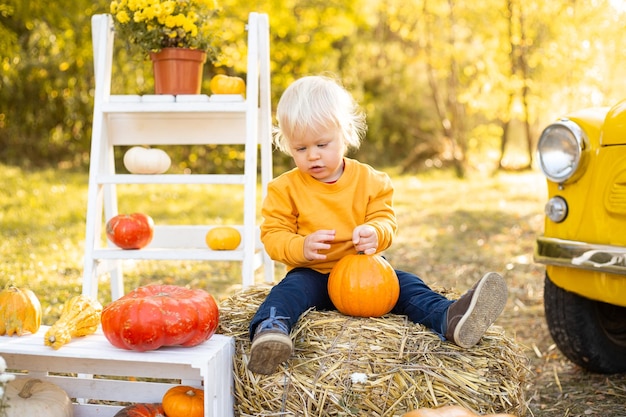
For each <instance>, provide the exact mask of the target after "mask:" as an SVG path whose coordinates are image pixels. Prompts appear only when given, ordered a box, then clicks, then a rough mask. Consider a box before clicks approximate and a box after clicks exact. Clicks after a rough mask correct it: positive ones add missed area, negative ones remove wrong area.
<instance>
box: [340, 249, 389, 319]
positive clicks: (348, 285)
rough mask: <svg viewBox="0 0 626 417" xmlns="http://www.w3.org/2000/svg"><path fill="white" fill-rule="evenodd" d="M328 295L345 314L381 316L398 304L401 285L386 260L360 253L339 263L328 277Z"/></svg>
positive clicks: (378, 256) (345, 257)
mask: <svg viewBox="0 0 626 417" xmlns="http://www.w3.org/2000/svg"><path fill="white" fill-rule="evenodd" d="M328 295H329V296H330V299H331V301H332V302H333V304H334V305H335V307H336V308H337V310H339V312H341V313H343V314H346V315H348V316H355V317H380V316H382V315H384V314H387V313H389V312H390V311H391V309H393V307H394V306H395V305H396V302H397V301H398V296H399V295H400V284H399V283H398V277H397V275H396V272H395V271H394V269H393V267H392V266H391V265H390V264H389V262H387V261H386V260H385V258H383V257H382V256H380V255H365V254H361V253H359V254H353V255H346V256H344V257H343V258H342V259H341V260H339V262H337V263H336V264H335V266H334V267H333V269H332V270H331V271H330V276H329V277H328Z"/></svg>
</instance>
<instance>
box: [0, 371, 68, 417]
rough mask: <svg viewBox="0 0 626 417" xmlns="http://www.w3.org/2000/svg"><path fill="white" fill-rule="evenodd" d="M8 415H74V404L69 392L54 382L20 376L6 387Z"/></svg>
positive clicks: (63, 416)
mask: <svg viewBox="0 0 626 417" xmlns="http://www.w3.org/2000/svg"><path fill="white" fill-rule="evenodd" d="M5 401H6V405H7V408H6V410H5V413H6V417H27V416H46V417H73V416H74V406H73V405H72V401H71V400H70V398H69V397H68V395H67V393H66V392H65V391H64V390H63V389H62V388H61V387H59V386H58V385H55V384H53V383H52V382H47V381H42V380H40V379H35V378H18V379H14V380H13V381H10V382H9V383H8V384H7V385H6V387H5Z"/></svg>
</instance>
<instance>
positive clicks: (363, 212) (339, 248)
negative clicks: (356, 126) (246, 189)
mask: <svg viewBox="0 0 626 417" xmlns="http://www.w3.org/2000/svg"><path fill="white" fill-rule="evenodd" d="M344 160H345V168H344V172H343V174H342V175H341V177H340V178H339V180H337V182H335V183H333V184H326V183H323V182H320V181H317V180H316V179H314V178H312V177H311V176H310V175H307V174H303V173H301V172H300V171H299V170H298V169H297V168H294V169H292V170H291V171H288V172H285V173H284V174H282V175H280V176H278V177H277V178H275V179H274V180H273V181H272V182H270V184H269V185H268V190H267V197H266V198H265V200H264V202H263V209H262V214H263V223H262V224H261V240H262V241H263V244H264V245H265V250H266V251H267V253H268V254H269V255H270V257H271V258H272V259H274V260H275V261H278V262H281V263H284V264H285V265H286V266H287V270H290V269H293V268H296V267H307V268H312V269H315V270H317V271H319V272H322V273H328V272H330V270H331V268H332V267H333V265H334V264H335V263H336V262H337V261H338V260H339V259H341V258H342V257H343V256H344V255H347V254H349V253H355V251H356V249H355V248H354V244H353V243H352V231H353V230H354V228H355V227H356V226H358V225H361V224H364V223H367V224H369V225H371V226H373V227H374V228H375V229H376V231H377V233H378V250H377V251H378V252H381V251H383V250H385V249H387V248H388V247H389V246H390V245H391V242H392V240H393V236H394V234H395V233H396V229H397V223H396V217H395V213H394V211H393V207H392V200H393V185H392V183H391V179H390V178H389V176H388V175H387V174H385V173H383V172H379V171H376V170H374V169H373V168H372V167H370V166H369V165H366V164H363V163H361V162H358V161H356V160H354V159H348V158H344ZM321 229H328V230H335V231H336V233H335V240H334V241H332V242H328V243H330V244H331V248H330V249H329V250H328V251H326V255H327V258H326V259H325V260H314V261H308V260H307V259H306V258H305V257H304V238H305V237H306V236H307V235H309V234H310V233H312V232H315V231H317V230H321ZM322 253H323V252H322Z"/></svg>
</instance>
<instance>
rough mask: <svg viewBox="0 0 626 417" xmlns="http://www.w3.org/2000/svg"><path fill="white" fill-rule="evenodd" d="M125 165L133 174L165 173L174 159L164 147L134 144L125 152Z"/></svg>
mask: <svg viewBox="0 0 626 417" xmlns="http://www.w3.org/2000/svg"><path fill="white" fill-rule="evenodd" d="M124 166H125V167H126V169H127V170H128V172H130V173H131V174H163V173H164V172H167V170H168V169H170V166H172V159H171V158H170V156H169V155H168V154H167V152H165V151H164V150H162V149H157V148H144V147H143V146H133V147H132V148H130V149H129V150H127V151H126V153H124Z"/></svg>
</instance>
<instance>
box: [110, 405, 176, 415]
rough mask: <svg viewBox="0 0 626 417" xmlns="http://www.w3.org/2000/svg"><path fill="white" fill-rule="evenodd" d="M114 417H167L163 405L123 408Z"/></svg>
mask: <svg viewBox="0 0 626 417" xmlns="http://www.w3.org/2000/svg"><path fill="white" fill-rule="evenodd" d="M113 417H165V411H163V405H162V404H152V403H137V404H132V405H129V406H127V407H124V408H122V409H121V410H120V411H118V412H117V413H116V414H115V415H114V416H113Z"/></svg>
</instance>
